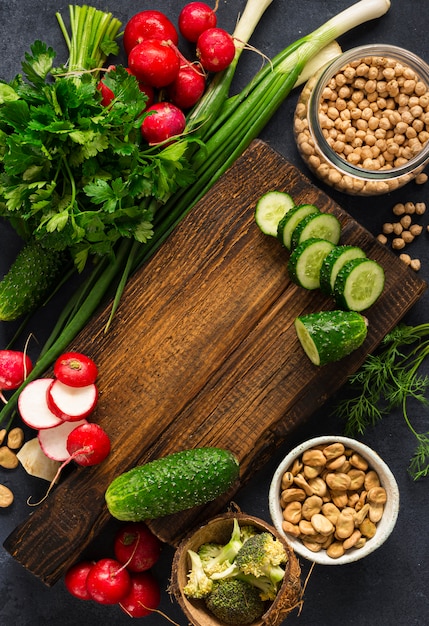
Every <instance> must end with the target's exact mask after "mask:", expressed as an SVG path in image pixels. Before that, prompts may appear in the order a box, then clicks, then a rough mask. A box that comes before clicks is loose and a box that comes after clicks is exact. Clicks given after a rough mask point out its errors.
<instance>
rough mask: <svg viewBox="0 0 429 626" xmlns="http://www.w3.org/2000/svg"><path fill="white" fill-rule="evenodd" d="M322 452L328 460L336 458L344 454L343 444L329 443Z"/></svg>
mask: <svg viewBox="0 0 429 626" xmlns="http://www.w3.org/2000/svg"><path fill="white" fill-rule="evenodd" d="M323 454H324V455H325V457H326V458H327V460H328V461H330V460H331V459H336V458H338V457H339V456H342V455H343V454H344V444H343V443H331V444H330V445H329V446H326V447H325V448H323Z"/></svg>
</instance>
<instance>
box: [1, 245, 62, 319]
mask: <svg viewBox="0 0 429 626" xmlns="http://www.w3.org/2000/svg"><path fill="white" fill-rule="evenodd" d="M64 266H65V256H64V253H62V252H58V251H57V250H50V249H46V248H44V247H43V246H42V245H40V244H39V243H38V242H34V241H31V242H29V243H27V244H25V245H24V247H23V248H22V249H21V250H20V252H19V253H18V255H17V257H16V259H15V261H14V262H13V263H12V265H11V267H10V269H9V271H8V272H7V274H6V275H5V276H4V278H3V279H2V280H1V281H0V320H2V321H5V322H8V321H12V320H16V319H18V318H19V317H21V316H23V315H25V314H27V313H31V312H32V311H34V309H36V308H37V307H38V306H39V305H40V304H42V302H43V300H44V299H45V298H46V297H47V295H48V294H49V292H50V291H51V290H53V288H54V286H55V283H56V281H57V279H58V276H59V272H60V271H61V270H62V269H64Z"/></svg>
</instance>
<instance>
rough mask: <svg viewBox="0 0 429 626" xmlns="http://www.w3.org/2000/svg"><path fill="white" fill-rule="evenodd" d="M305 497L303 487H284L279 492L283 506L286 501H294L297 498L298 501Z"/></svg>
mask: <svg viewBox="0 0 429 626" xmlns="http://www.w3.org/2000/svg"><path fill="white" fill-rule="evenodd" d="M305 498H306V493H305V491H304V489H298V488H295V487H289V489H285V490H284V491H282V494H281V502H282V506H284V505H285V504H286V503H288V502H294V501H295V500H297V501H298V502H303V501H304V500H305Z"/></svg>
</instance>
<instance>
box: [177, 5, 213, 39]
mask: <svg viewBox="0 0 429 626" xmlns="http://www.w3.org/2000/svg"><path fill="white" fill-rule="evenodd" d="M218 4H219V2H218V1H217V2H216V6H215V7H214V8H213V9H212V8H211V7H210V6H209V5H208V4H206V3H205V2H189V3H188V4H185V6H184V7H183V9H182V10H181V11H180V14H179V20H178V25H179V30H180V32H181V34H182V36H183V37H184V38H185V39H187V40H188V41H190V42H192V43H196V42H197V40H198V37H199V36H200V35H201V33H203V32H204V31H205V30H207V29H209V28H215V27H216V26H217V16H216V11H217V8H218Z"/></svg>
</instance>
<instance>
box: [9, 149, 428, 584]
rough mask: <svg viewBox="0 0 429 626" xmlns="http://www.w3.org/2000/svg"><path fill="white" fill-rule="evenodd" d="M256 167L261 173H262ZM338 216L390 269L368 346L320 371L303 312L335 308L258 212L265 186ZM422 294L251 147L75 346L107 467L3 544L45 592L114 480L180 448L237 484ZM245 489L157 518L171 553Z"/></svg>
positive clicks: (74, 484) (388, 258)
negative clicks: (202, 454)
mask: <svg viewBox="0 0 429 626" xmlns="http://www.w3.org/2000/svg"><path fill="white" fill-rule="evenodd" d="M261 171H263V176H261V174H260V173H261ZM273 188H276V189H281V190H284V191H288V192H289V193H291V195H292V196H293V197H294V199H295V201H296V202H297V203H301V202H313V203H315V204H317V205H318V206H319V207H320V208H321V209H322V210H325V211H330V212H333V213H335V214H336V215H337V216H338V217H339V219H340V221H341V223H342V227H343V237H342V241H343V242H344V243H352V244H355V245H359V246H361V247H363V248H364V249H365V251H366V252H367V255H368V256H370V257H372V258H375V259H377V260H378V261H379V262H380V263H381V264H382V265H383V266H384V268H385V270H386V287H385V290H384V293H383V295H382V297H381V298H380V300H379V301H378V302H377V303H376V305H375V306H374V307H373V308H372V309H371V310H370V311H368V312H367V316H368V319H369V333H368V338H367V340H366V342H365V344H364V346H362V348H361V349H360V350H358V351H356V352H355V353H354V354H353V355H351V356H350V357H348V358H346V359H344V360H343V362H342V364H341V368H339V367H338V365H337V364H333V365H332V366H325V367H324V368H317V367H315V366H313V365H312V364H311V363H310V362H309V360H308V359H307V357H306V356H305V355H304V353H303V351H302V350H301V347H300V345H299V342H298V340H297V338H296V335H295V331H294V328H293V321H294V319H295V317H296V316H297V315H299V314H300V313H303V312H310V311H316V310H322V309H328V308H333V306H334V303H333V301H332V299H330V298H328V297H326V296H323V295H322V294H321V293H320V292H319V291H314V292H309V291H305V290H303V289H300V288H299V287H297V286H296V285H294V284H292V283H291V282H290V281H289V279H288V276H287V270H286V263H287V258H288V255H287V252H286V251H285V250H284V249H282V247H281V246H280V244H279V243H278V242H277V241H275V240H274V239H273V238H269V237H266V236H264V235H262V233H261V232H260V231H259V229H258V228H257V226H256V225H255V223H254V219H253V211H254V206H255V203H256V200H257V199H258V198H259V196H260V195H261V194H262V193H264V192H266V191H268V190H270V189H273ZM425 287H426V285H425V283H424V282H423V281H421V280H420V279H419V278H418V277H417V276H416V275H415V274H414V273H413V272H412V271H411V270H409V269H408V268H407V267H406V266H405V264H403V263H402V262H401V261H399V259H398V258H397V257H396V256H395V255H393V254H392V253H391V252H390V251H389V250H388V249H387V248H386V247H383V246H381V245H380V244H379V243H378V242H377V241H376V240H375V239H374V237H372V235H370V233H368V232H367V231H366V230H365V229H364V228H363V227H361V226H360V225H359V224H358V223H357V222H356V221H355V220H353V219H352V218H351V217H350V216H349V215H348V214H347V213H346V212H344V211H343V210H342V209H341V208H340V207H339V206H337V205H336V204H335V203H334V202H333V201H332V199H330V198H329V197H328V196H327V195H326V194H324V193H323V192H321V191H320V190H319V189H318V188H317V187H315V186H313V185H311V184H310V183H309V181H308V180H307V179H306V178H305V177H304V176H303V175H302V174H301V173H300V172H299V170H297V169H296V168H295V167H294V166H292V165H291V164H289V163H288V162H287V161H286V160H285V159H284V158H283V157H282V156H280V155H279V154H278V153H276V152H274V151H273V150H271V149H270V148H269V147H268V146H267V145H266V144H265V143H263V142H261V141H255V142H254V143H253V144H252V145H251V147H250V148H249V149H248V150H247V152H246V153H245V154H244V155H243V156H242V157H241V158H240V159H239V160H238V161H237V163H236V164H235V165H234V166H233V167H232V168H231V169H230V170H229V172H227V174H226V175H225V176H224V177H223V178H222V179H221V180H220V181H219V182H218V183H217V184H216V185H215V187H214V188H213V189H212V191H211V192H209V193H208V194H207V195H206V196H205V198H203V200H202V201H201V202H200V203H199V204H198V205H197V206H196V207H195V208H194V210H193V211H192V212H191V213H190V214H189V215H188V216H187V218H186V219H185V220H184V221H183V222H182V224H181V225H180V226H179V227H178V228H177V229H176V231H175V232H174V233H173V234H172V235H171V236H170V238H169V239H168V240H167V242H166V243H165V244H164V245H163V247H162V248H161V249H160V250H159V252H158V253H157V254H156V255H155V256H154V257H153V258H152V259H151V260H150V261H149V262H148V263H147V264H146V266H145V267H144V268H143V269H142V270H141V271H140V272H138V273H137V274H136V275H135V276H134V277H133V278H132V280H131V281H130V282H129V284H128V286H127V288H126V291H125V294H124V297H123V300H122V304H121V306H120V309H119V311H118V314H117V316H116V318H115V320H114V322H113V325H112V328H111V330H110V332H109V333H107V334H106V333H105V332H104V326H105V323H106V320H107V317H108V315H109V309H108V308H106V309H105V310H104V311H103V312H102V313H101V314H100V315H99V316H98V317H96V318H95V319H94V320H93V321H92V322H91V323H90V324H89V325H88V326H87V328H86V329H85V330H84V331H83V332H82V333H81V335H80V336H79V337H78V338H77V340H76V342H74V345H73V347H74V348H75V349H78V350H81V351H84V352H86V353H88V354H90V355H91V356H92V357H93V358H94V359H95V360H96V362H97V364H98V366H99V371H100V377H99V387H100V401H99V404H98V407H97V409H96V412H95V413H94V416H93V419H94V420H95V421H97V422H98V423H100V424H101V425H102V426H103V427H104V428H105V429H106V430H107V431H108V433H109V435H110V437H111V439H112V452H111V454H110V456H109V458H108V459H107V460H106V461H105V462H104V463H102V464H101V465H100V466H98V467H93V468H79V469H76V470H75V471H73V472H72V473H71V474H70V475H69V476H68V477H67V478H66V479H65V480H64V481H63V482H62V483H61V484H60V485H59V486H58V487H56V488H55V490H54V491H53V492H52V493H51V495H50V496H49V499H48V500H47V501H45V502H43V503H42V504H41V505H40V506H39V507H38V508H37V509H36V510H34V512H33V513H32V515H31V516H30V517H29V518H28V519H27V520H25V521H24V522H23V523H22V524H21V525H20V526H19V527H18V528H17V529H16V530H15V531H14V532H13V533H12V534H11V535H10V536H9V537H8V539H7V540H6V542H5V547H6V549H7V550H8V551H9V552H10V553H11V554H12V555H13V556H14V557H15V558H16V559H17V560H18V561H20V562H21V563H22V564H23V565H24V566H25V567H26V568H27V569H28V570H30V571H31V572H33V573H34V574H35V575H36V576H38V577H39V578H40V579H41V580H42V581H43V582H45V583H46V584H48V585H51V584H53V583H54V582H55V581H56V580H58V578H59V577H60V576H61V575H62V574H63V573H64V571H65V569H66V568H67V567H68V566H69V565H70V564H71V563H72V562H73V561H74V560H75V559H76V558H77V557H78V555H79V553H80V552H81V551H82V550H83V549H84V548H85V547H86V546H87V545H88V544H89V543H90V541H91V540H92V538H93V537H94V536H95V535H96V534H97V533H98V532H99V531H100V529H101V528H102V527H103V526H104V525H105V523H106V522H107V520H108V519H109V515H108V512H107V509H106V507H105V503H104V492H105V489H106V488H107V486H108V484H109V483H110V482H111V480H112V479H113V478H114V477H115V476H116V475H118V474H119V473H121V472H123V471H125V470H127V469H129V468H131V467H133V466H135V465H137V464H139V463H143V462H145V461H148V460H151V459H154V458H157V457H160V456H164V455H165V454H168V453H170V452H173V451H175V450H179V449H183V448H190V447H197V446H201V445H217V446H222V447H226V448H229V449H231V450H232V451H233V452H234V453H235V454H236V455H237V456H238V458H239V460H240V464H241V479H240V484H243V483H244V482H246V481H247V480H249V479H250V478H251V476H252V475H253V474H254V472H255V471H256V470H257V469H258V468H260V467H261V466H262V465H263V463H264V462H265V461H266V459H267V458H268V457H269V455H270V453H271V452H272V451H273V449H274V448H275V447H276V446H278V445H279V444H280V443H282V442H284V440H285V439H286V438H287V436H288V434H289V433H290V432H291V431H292V430H293V429H294V428H295V427H296V426H297V425H298V424H299V423H301V422H302V421H303V420H305V419H307V418H308V416H309V415H311V413H313V412H314V411H315V410H316V409H317V408H318V407H320V406H321V405H322V404H323V403H324V402H325V401H326V399H327V398H328V397H329V396H330V395H331V394H332V393H334V392H335V391H336V390H337V389H338V388H339V387H340V386H341V385H342V384H343V383H344V381H345V380H346V378H347V377H348V376H349V375H350V374H351V373H352V372H354V371H355V370H356V369H357V368H358V367H359V365H360V364H361V363H362V361H363V360H364V358H365V356H366V355H367V354H368V353H369V352H371V351H373V350H374V348H375V347H376V346H377V345H378V344H379V343H380V341H381V340H382V338H383V337H384V335H385V334H386V332H387V331H388V330H390V329H391V328H393V326H394V325H395V324H396V323H397V322H398V321H399V320H400V319H401V318H402V317H403V315H404V314H405V313H406V312H407V311H408V310H409V309H410V308H411V306H412V305H413V304H414V303H415V302H416V301H417V300H418V299H419V297H420V296H421V294H422V293H423V291H424V289H425ZM239 486H240V485H237V486H236V487H234V489H232V490H231V492H230V493H229V494H226V495H225V497H221V498H218V499H217V500H216V501H215V502H214V503H211V504H210V505H207V506H204V507H199V508H195V509H192V510H189V511H186V512H183V513H181V514H180V515H176V516H172V517H171V516H170V517H169V518H164V519H160V520H152V521H150V522H149V524H150V526H151V527H152V529H153V530H154V532H156V533H157V534H158V536H160V537H161V538H162V539H163V540H164V541H167V542H169V543H171V544H176V543H177V542H178V541H179V540H180V538H181V537H182V536H183V535H184V534H185V533H186V532H188V530H189V529H190V527H192V526H193V525H195V524H197V523H199V522H200V521H202V520H204V519H206V518H207V517H209V516H211V515H213V514H215V513H217V512H218V511H219V510H220V509H222V508H223V507H224V506H225V505H226V504H227V503H228V502H229V500H230V498H231V497H232V496H233V494H234V493H235V491H236V489H237V488H238V487H239Z"/></svg>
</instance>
